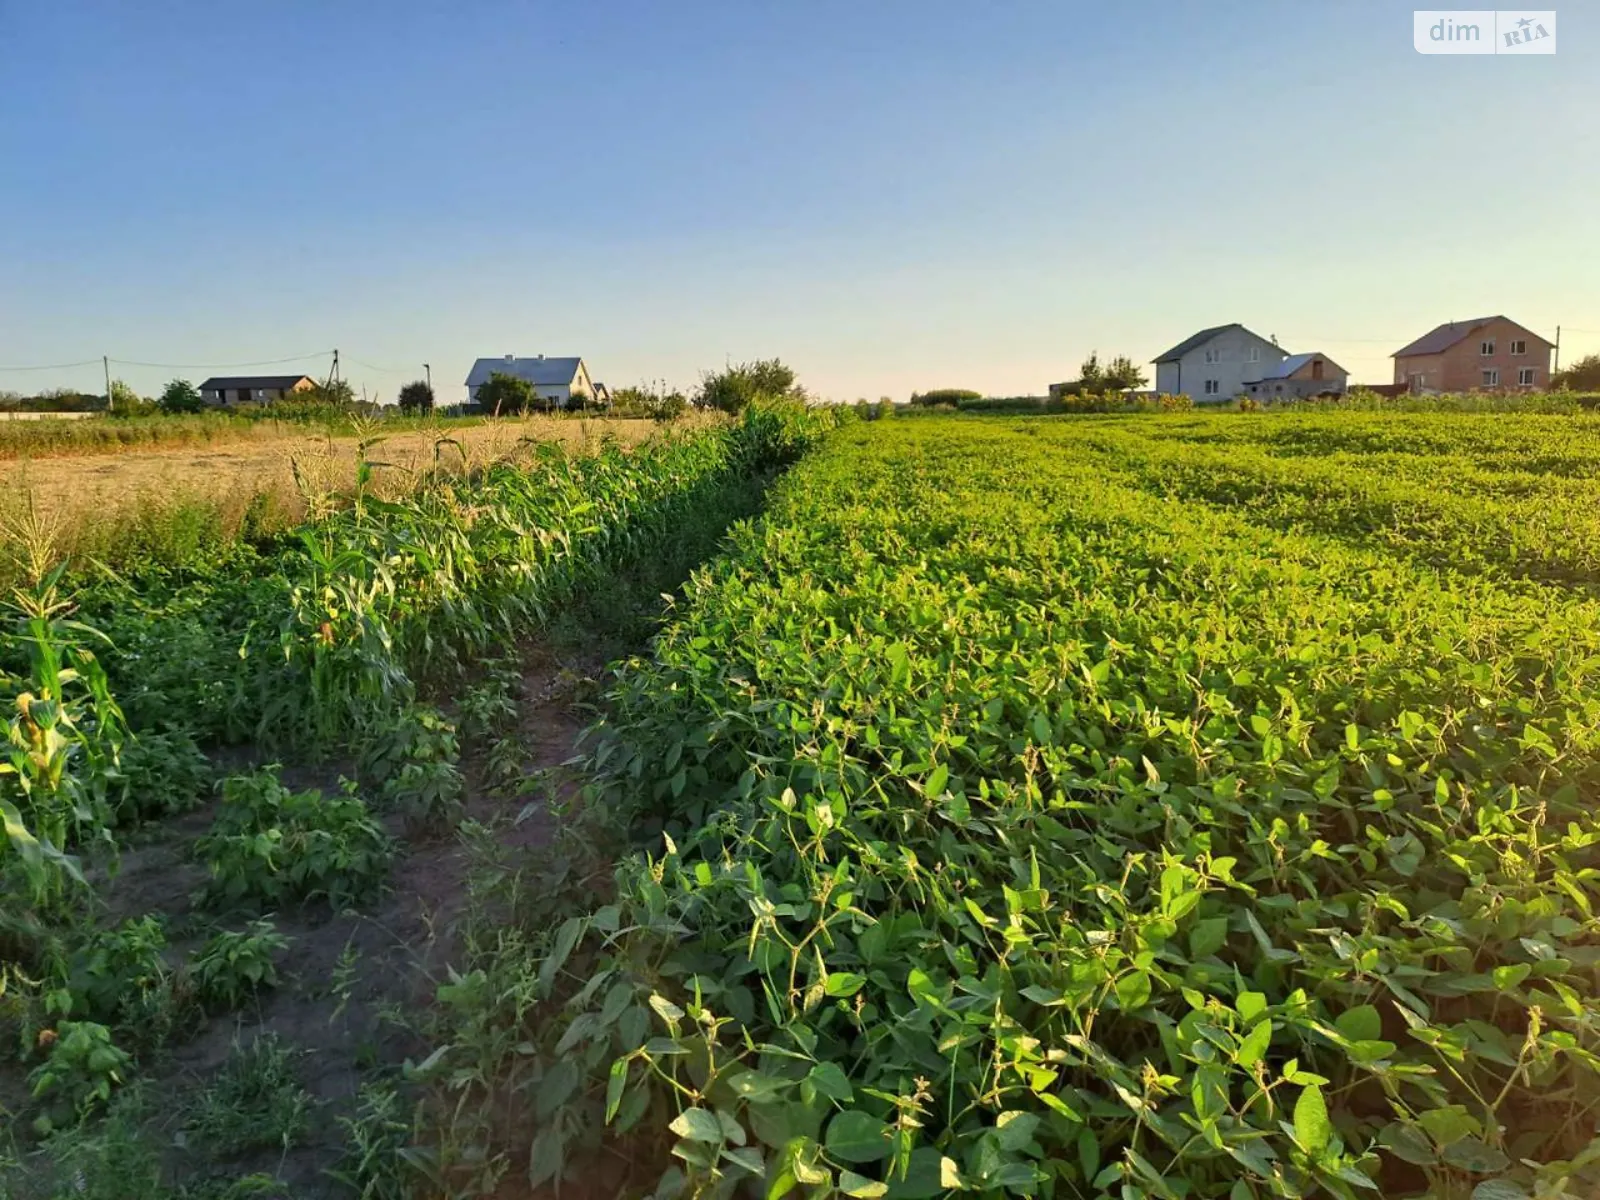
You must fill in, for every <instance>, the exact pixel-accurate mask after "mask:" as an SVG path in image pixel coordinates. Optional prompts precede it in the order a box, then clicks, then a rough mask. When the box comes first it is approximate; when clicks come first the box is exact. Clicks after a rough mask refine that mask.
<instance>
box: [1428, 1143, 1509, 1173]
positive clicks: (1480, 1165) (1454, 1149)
mask: <svg viewBox="0 0 1600 1200" xmlns="http://www.w3.org/2000/svg"><path fill="white" fill-rule="evenodd" d="M1441 1157H1442V1158H1443V1159H1444V1161H1445V1162H1447V1163H1449V1164H1450V1165H1451V1166H1452V1167H1460V1168H1461V1169H1462V1170H1463V1171H1471V1172H1472V1173H1473V1174H1474V1175H1487V1174H1489V1172H1491V1171H1504V1170H1505V1169H1506V1168H1507V1167H1509V1166H1510V1165H1511V1160H1510V1159H1509V1158H1507V1157H1506V1155H1505V1152H1504V1151H1502V1150H1498V1149H1496V1148H1495V1147H1494V1146H1490V1145H1488V1144H1487V1143H1485V1142H1483V1141H1480V1140H1479V1139H1478V1138H1475V1137H1464V1138H1462V1139H1460V1140H1459V1141H1455V1142H1451V1143H1450V1144H1449V1145H1448V1146H1446V1147H1445V1148H1444V1153H1443V1154H1442V1155H1441Z"/></svg>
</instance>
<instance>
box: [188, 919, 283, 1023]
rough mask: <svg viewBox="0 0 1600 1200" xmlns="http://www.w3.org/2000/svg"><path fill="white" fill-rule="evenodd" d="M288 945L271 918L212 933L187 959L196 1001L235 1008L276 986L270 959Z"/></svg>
mask: <svg viewBox="0 0 1600 1200" xmlns="http://www.w3.org/2000/svg"><path fill="white" fill-rule="evenodd" d="M288 948H289V939H288V938H286V937H284V936H283V935H282V934H281V933H279V932H278V929H277V926H275V925H274V924H273V923H272V922H271V921H252V922H250V924H249V926H248V927H247V928H246V929H244V930H243V931H242V932H240V933H234V932H231V931H229V930H221V931H219V932H217V933H215V934H213V935H212V936H211V937H210V938H208V939H207V940H206V943H205V945H203V946H202V947H200V949H199V950H198V951H196V952H195V955H194V957H193V958H192V959H191V960H190V962H189V974H190V977H191V978H192V979H193V980H194V985H195V990H196V991H197V992H198V993H199V997H200V1002H201V1003H202V1004H204V1005H205V1006H206V1007H207V1008H208V1009H211V1010H212V1011H217V1010H228V1009H235V1008H238V1007H239V1006H240V1005H241V1004H243V1003H244V1002H245V1001H246V1000H249V999H250V998H251V997H253V996H254V995H255V994H256V993H257V992H258V991H261V990H262V989H263V988H273V987H277V986H278V967H277V964H276V962H275V961H274V958H275V956H276V955H278V954H280V953H282V952H283V951H284V950H287V949H288Z"/></svg>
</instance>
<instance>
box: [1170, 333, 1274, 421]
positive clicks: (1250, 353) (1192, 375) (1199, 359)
mask: <svg viewBox="0 0 1600 1200" xmlns="http://www.w3.org/2000/svg"><path fill="white" fill-rule="evenodd" d="M1284 357H1285V352H1284V350H1283V348H1282V347H1281V346H1279V345H1278V344H1277V343H1276V342H1274V341H1272V340H1270V339H1268V338H1264V337H1262V336H1261V335H1260V334H1258V333H1252V332H1251V331H1250V330H1248V329H1246V328H1245V327H1244V326H1243V325H1238V324H1234V325H1217V326H1214V327H1212V328H1211V329H1202V330H1201V331H1200V332H1199V333H1197V334H1195V335H1194V336H1193V337H1190V338H1185V339H1184V340H1183V341H1181V342H1179V343H1178V344H1177V345H1176V346H1174V347H1173V348H1172V349H1171V350H1168V351H1167V352H1166V353H1165V354H1163V355H1161V356H1160V357H1158V358H1157V359H1156V360H1155V365H1156V393H1157V394H1158V395H1163V396H1176V395H1179V394H1182V395H1187V396H1191V397H1193V398H1194V399H1195V400H1196V401H1198V402H1200V403H1204V402H1206V401H1208V400H1209V401H1214V402H1220V401H1223V400H1227V399H1229V398H1231V397H1233V396H1237V395H1239V394H1240V393H1241V392H1243V391H1244V390H1245V388H1246V386H1247V385H1248V384H1251V383H1255V382H1257V381H1258V380H1260V379H1261V378H1262V376H1263V375H1264V374H1265V373H1266V372H1267V370H1268V369H1269V368H1271V367H1274V366H1276V365H1277V364H1278V363H1280V362H1282V361H1283V359H1284Z"/></svg>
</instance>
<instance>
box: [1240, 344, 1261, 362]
mask: <svg viewBox="0 0 1600 1200" xmlns="http://www.w3.org/2000/svg"><path fill="white" fill-rule="evenodd" d="M1244 360H1245V362H1260V361H1261V347H1260V346H1251V347H1250V352H1249V353H1248V354H1246V355H1245V356H1244Z"/></svg>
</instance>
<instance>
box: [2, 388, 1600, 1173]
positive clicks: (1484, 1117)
mask: <svg viewBox="0 0 1600 1200" xmlns="http://www.w3.org/2000/svg"><path fill="white" fill-rule="evenodd" d="M863 409H864V411H862V412H860V413H858V412H856V411H853V410H848V409H836V408H823V407H820V406H818V407H812V408H804V407H802V406H800V405H798V404H793V403H785V404H779V403H772V404H767V403H758V404H755V405H752V406H751V407H750V408H748V409H747V410H745V412H744V413H743V414H742V415H741V416H740V417H738V418H737V419H733V420H727V421H722V422H718V423H705V422H702V423H700V424H698V425H696V426H695V427H694V428H689V429H682V430H674V429H672V428H670V427H669V428H666V429H664V430H663V431H662V432H661V434H660V435H659V436H657V437H655V438H652V439H651V440H650V441H648V442H646V443H645V444H643V445H641V446H638V447H635V448H629V449H624V448H622V447H620V446H608V447H606V448H603V449H602V450H601V451H599V452H598V453H595V454H589V455H574V454H569V453H567V452H565V451H563V450H561V449H559V448H556V447H540V448H535V449H534V450H533V451H532V452H530V453H529V454H526V455H524V456H522V457H521V458H520V459H519V460H518V461H515V462H511V461H508V462H503V463H494V464H489V465H486V466H484V467H483V468H482V469H480V470H477V471H474V472H471V473H469V474H466V475H448V476H447V475H442V474H441V475H439V476H438V477H436V478H434V477H429V478H425V479H422V480H420V481H419V485H418V486H417V487H416V488H415V490H414V491H408V492H406V493H404V494H402V495H400V496H399V497H398V498H396V497H395V495H393V494H392V493H384V494H383V495H381V496H380V495H379V494H378V493H377V492H376V491H373V490H369V489H367V488H366V486H365V485H366V482H367V481H368V479H369V478H370V474H371V472H373V471H377V470H380V469H381V464H380V463H378V462H377V461H376V460H377V459H378V458H379V457H381V454H380V452H379V451H378V450H377V449H376V448H373V449H372V453H371V454H368V453H366V449H367V448H365V447H364V448H363V455H362V457H361V460H360V462H359V464H358V467H357V472H358V474H357V480H356V484H355V486H354V488H353V489H351V491H352V494H353V499H352V501H351V502H350V503H348V504H347V505H345V506H344V507H341V508H338V509H337V510H335V511H329V512H317V513H313V514H312V515H311V517H310V518H309V519H308V521H307V522H306V524H305V525H304V526H302V527H300V528H298V529H296V530H294V531H292V533H290V534H288V535H285V536H283V537H280V538H278V539H276V540H275V541H272V542H271V543H270V544H244V543H241V544H237V545H232V546H229V547H226V548H223V549H219V550H218V551H217V552H216V556H215V558H214V559H213V560H210V561H197V562H195V563H193V564H192V565H189V566H186V567H184V568H183V569H182V570H176V569H173V568H170V567H161V566H159V565H155V566H152V567H151V568H150V569H148V570H145V571H142V572H141V571H134V572H130V571H123V570H118V571H111V570H110V569H109V568H105V567H104V566H103V565H102V566H101V567H100V568H98V569H93V568H92V564H89V565H85V564H76V565H66V566H64V565H58V564H54V563H53V562H52V561H51V560H50V558H49V556H48V555H46V554H44V553H42V552H40V553H37V554H35V555H34V556H33V559H31V560H28V561H24V562H22V563H21V564H20V565H19V568H18V569H19V571H20V574H21V577H22V578H24V579H25V580H26V581H27V582H26V583H25V585H24V586H22V587H19V588H18V589H17V591H16V593H15V595H14V596H13V598H12V601H11V605H10V608H9V610H8V613H7V618H6V630H7V632H6V635H5V640H4V643H3V647H0V651H3V656H0V665H3V668H4V675H3V682H4V684H5V686H6V688H7V689H8V691H7V699H8V700H9V701H10V708H9V709H8V720H9V725H8V733H7V737H8V741H7V745H6V747H5V758H4V760H3V761H0V812H3V813H4V817H5V825H6V835H7V836H6V839H5V841H3V842H0V1038H3V1039H4V1041H3V1043H0V1052H3V1053H4V1055H5V1059H4V1062H3V1063H0V1115H5V1116H7V1117H8V1118H9V1124H10V1127H11V1128H10V1131H9V1133H8V1134H4V1135H0V1195H5V1196H11V1195H15V1196H17V1197H19V1198H22V1200H35V1198H36V1197H37V1198H38V1200H65V1198H66V1197H75V1198H77V1197H86V1198H88V1200H121V1198H123V1197H129V1198H131V1197H141V1198H142V1197H158V1198H161V1200H201V1198H207V1200H242V1198H243V1197H245V1196H256V1197H278V1198H283V1200H287V1198H290V1197H293V1198H296V1200H299V1198H303V1197H345V1196H348V1197H360V1198H361V1200H401V1198H403V1197H415V1198H419V1200H420V1198H428V1200H432V1198H433V1197H451V1198H455V1197H463V1198H464V1197H478V1196H481V1197H491V1196H493V1197H508V1196H539V1197H541V1198H542V1197H546V1196H549V1197H559V1196H578V1197H584V1198H588V1197H599V1196H607V1197H609V1196H653V1197H657V1198H659V1200H678V1198H680V1197H681V1198H685V1200H687V1198H689V1197H694V1198H695V1200H733V1198H735V1197H757V1198H761V1200H780V1198H781V1197H785V1196H789V1197H795V1198H800V1197H805V1198H807V1200H825V1198H827V1197H832V1196H836V1195H843V1196H850V1197H857V1198H861V1200H878V1198H885V1200H925V1198H931V1197H935V1196H947V1195H959V1194H964V1193H970V1194H973V1195H975V1196H985V1197H990V1196H1006V1195H1012V1196H1029V1197H1040V1198H1043V1200H1056V1198H1062V1200H1065V1198H1079V1197H1083V1198H1090V1197H1108V1198H1115V1200H1147V1198H1149V1200H1154V1198H1162V1200H1180V1198H1181V1200H1191V1198H1194V1200H1200V1198H1210V1197H1226V1198H1227V1200H1247V1198H1256V1200H1264V1198H1267V1197H1284V1198H1293V1197H1321V1196H1328V1197H1344V1198H1349V1197H1365V1196H1371V1197H1417V1198H1421V1197H1437V1198H1441V1200H1517V1198H1519V1197H1522V1198H1528V1200H1532V1198H1540V1200H1543V1198H1550V1197H1574V1198H1585V1200H1586V1198H1588V1197H1593V1196H1596V1195H1600V1057H1597V1055H1600V975H1597V967H1600V940H1597V933H1600V924H1597V921H1596V918H1595V914H1594V912H1593V909H1594V906H1595V904H1596V903H1597V901H1600V818H1597V816H1596V813H1595V809H1596V801H1597V798H1600V419H1597V418H1595V417H1594V416H1593V415H1591V414H1589V413H1587V412H1583V411H1572V412H1536V411H1520V412H1519V411H1437V412H1429V411H1405V412H1401V411H1381V410H1376V411H1373V410H1359V411H1358V410H1355V409H1351V408H1345V409H1341V408H1338V407H1337V406H1327V407H1315V408H1313V407H1307V408H1305V409H1301V410H1295V409H1289V408H1285V409H1275V410H1273V411H1270V412H1206V413H1202V412H1172V413H1158V412H1142V413H1130V414H1081V415H1066V416H1044V415H1039V416H1020V417H1001V416H989V415H970V414H936V413H905V412H900V413H898V414H897V413H896V412H895V411H894V410H893V409H892V407H891V406H883V407H880V408H872V407H870V406H863Z"/></svg>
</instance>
